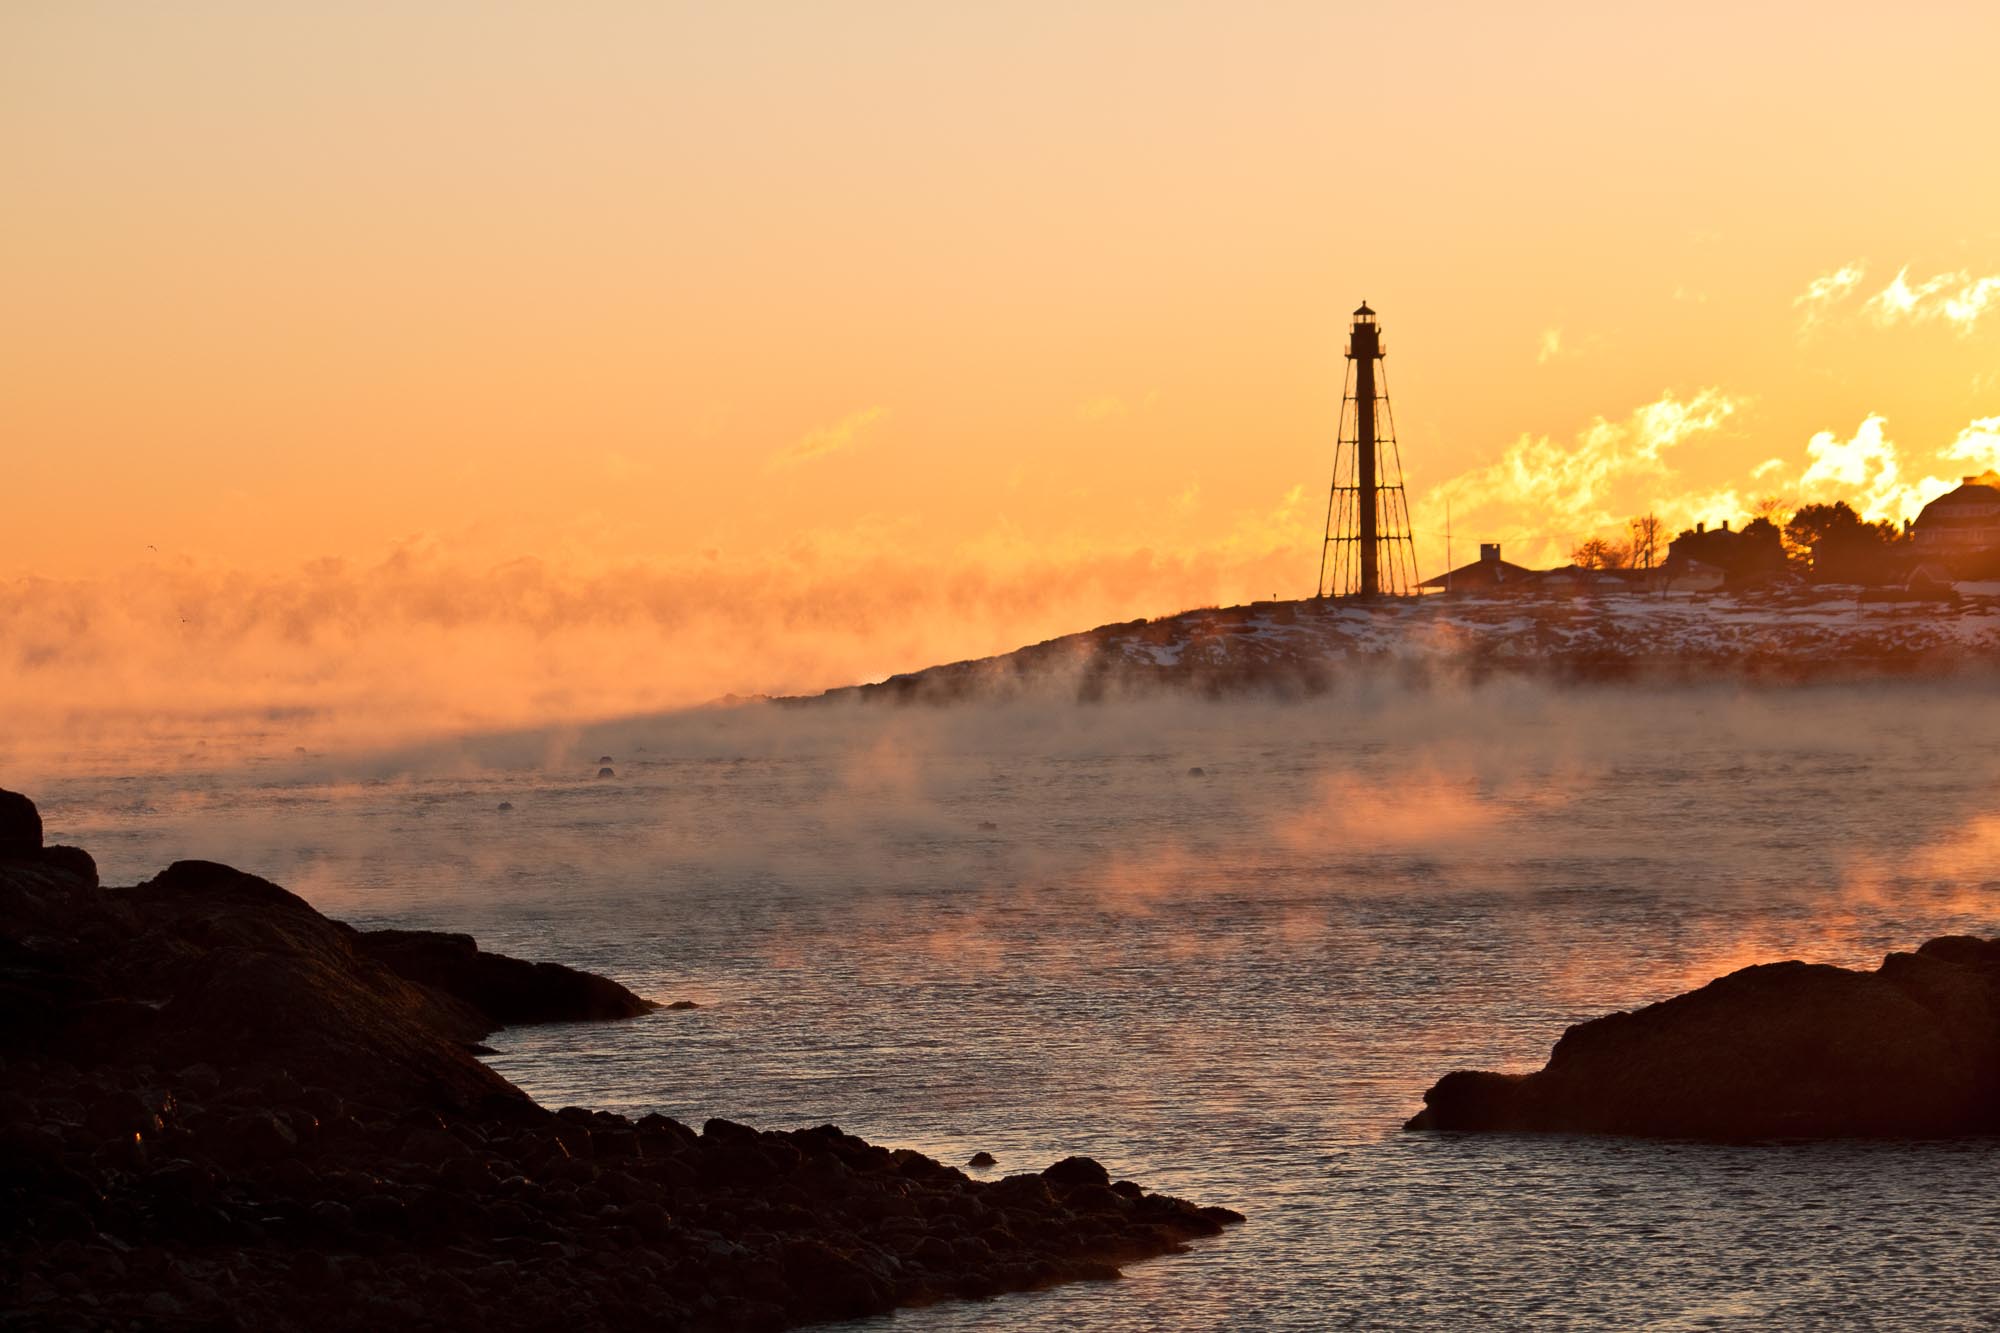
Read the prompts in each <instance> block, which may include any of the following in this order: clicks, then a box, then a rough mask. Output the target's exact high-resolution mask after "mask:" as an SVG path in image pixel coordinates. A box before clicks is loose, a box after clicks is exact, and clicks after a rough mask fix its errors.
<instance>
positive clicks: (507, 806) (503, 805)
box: [493, 801, 514, 815]
mask: <svg viewBox="0 0 2000 1333" xmlns="http://www.w3.org/2000/svg"><path fill="white" fill-rule="evenodd" d="M493 808H494V809H495V810H498V811H499V812H500V813H501V814H503V815H504V814H506V813H507V812H508V811H509V810H512V809H513V808H514V803H513V802H512V801H502V802H500V804H498V805H496V806H494V807H493Z"/></svg>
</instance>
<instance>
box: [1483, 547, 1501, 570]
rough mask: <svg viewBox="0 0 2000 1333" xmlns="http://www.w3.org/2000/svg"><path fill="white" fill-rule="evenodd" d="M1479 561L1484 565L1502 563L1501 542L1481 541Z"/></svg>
mask: <svg viewBox="0 0 2000 1333" xmlns="http://www.w3.org/2000/svg"><path fill="white" fill-rule="evenodd" d="M1479 563H1480V564H1482V565H1497V564H1499V563H1500V543H1499V542H1481V543H1479Z"/></svg>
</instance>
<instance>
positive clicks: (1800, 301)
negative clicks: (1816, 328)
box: [1792, 260, 1866, 327]
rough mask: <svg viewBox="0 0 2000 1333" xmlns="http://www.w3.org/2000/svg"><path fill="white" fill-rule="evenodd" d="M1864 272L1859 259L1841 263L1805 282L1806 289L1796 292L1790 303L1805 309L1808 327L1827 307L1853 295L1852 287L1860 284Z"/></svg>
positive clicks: (1818, 319)
mask: <svg viewBox="0 0 2000 1333" xmlns="http://www.w3.org/2000/svg"><path fill="white" fill-rule="evenodd" d="M1865 273H1866V270H1865V269H1864V268H1863V266H1862V264H1861V262H1860V261H1859V260H1857V261H1855V262H1854V263H1852V264H1843V265H1841V266H1840V267H1839V268H1837V269H1835V270H1834V271H1833V272H1831V273H1823V274H1821V275H1820V276H1819V277H1817V278H1814V279H1813V280H1812V281H1811V282H1809V283H1807V284H1806V289H1805V290H1804V291H1803V292H1800V293H1799V294H1798V296H1797V297H1796V298H1795V299H1794V300H1793V301H1792V304H1793V305H1794V306H1801V307H1803V308H1804V309H1805V312H1806V314H1805V321H1806V325H1807V326H1808V327H1810V326H1812V325H1814V324H1817V323H1818V322H1819V321H1820V319H1821V318H1822V316H1824V315H1825V313H1826V311H1827V309H1828V308H1829V307H1831V306H1834V305H1837V304H1839V303H1840V302H1841V301H1844V300H1846V299H1847V298H1848V297H1849V296H1851V295H1853V294H1854V289H1855V288H1856V287H1859V286H1860V285H1861V279H1862V277H1863V276H1864V275H1865Z"/></svg>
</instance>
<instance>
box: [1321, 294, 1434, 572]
mask: <svg viewBox="0 0 2000 1333" xmlns="http://www.w3.org/2000/svg"><path fill="white" fill-rule="evenodd" d="M1383 355H1384V354H1383V351H1382V330H1381V327H1380V326H1379V325H1377V324H1376V323H1375V312H1374V311H1373V310H1370V309H1369V308H1368V303H1367V302H1366V301H1363V302H1362V303H1361V308H1360V309H1359V310H1357V311H1355V312H1354V326H1353V327H1352V328H1351V329H1350V330H1349V331H1348V340H1347V388H1346V392H1345V393H1343V394H1342V396H1341V403H1340V433H1339V436H1338V438H1337V439H1336V441H1335V443H1334V449H1333V486H1332V489H1331V490H1330V491H1329V492H1328V494H1327V497H1326V540H1325V542H1324V543H1322V544H1321V546H1320V551H1319V587H1318V590H1317V592H1316V594H1315V595H1316V596H1320V597H1381V596H1384V595H1387V596H1390V597H1413V596H1415V595H1416V593H1417V546H1416V542H1415V540H1414V539H1413V538H1412V536H1411V534H1410V503H1409V501H1408V500H1407V499H1406V498H1405V497H1404V495H1403V456H1402V453H1401V451H1400V450H1398V449H1397V447H1396V422H1395V417H1394V416H1393V415H1392V414H1391V413H1390V411H1389V380H1388V376H1387V375H1386V373H1385V372H1384V370H1383V368H1382V364H1381V362H1382V357H1383Z"/></svg>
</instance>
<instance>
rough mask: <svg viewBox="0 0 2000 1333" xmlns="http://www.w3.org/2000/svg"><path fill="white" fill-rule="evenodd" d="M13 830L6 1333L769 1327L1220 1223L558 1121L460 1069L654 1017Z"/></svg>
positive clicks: (1146, 1197) (587, 991)
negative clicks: (480, 1053) (578, 1030)
mask: <svg viewBox="0 0 2000 1333" xmlns="http://www.w3.org/2000/svg"><path fill="white" fill-rule="evenodd" d="M0 795H11V794H0ZM32 813H33V807H32V804H27V805H26V807H25V810H24V809H23V807H22V805H21V804H19V803H17V802H14V801H9V800H5V799H0V1326H4V1327H10V1328H12V1327H21V1328H107V1329H109V1328H117V1329H130V1328H149V1329H150V1328H222V1329H230V1328H240V1329H257V1330H264V1329H279V1330H282V1329H322V1328H328V1329H330V1328H341V1329H347V1328H412V1329H458V1328H480V1329H496V1330H498V1329H554V1328H561V1329H563V1330H565V1331H566V1333H570V1331H577V1333H581V1331H585V1330H596V1329H625V1328H648V1329H654V1328H660V1329H676V1328H693V1329H777V1328H783V1327H787V1326H790V1325H795V1324H799V1323H802V1322H808V1321H813V1320H820V1319H833V1318H843V1317H848V1316H855V1315H863V1314H870V1313H879V1312H884V1311H887V1310H890V1309H893V1308H895V1307H897V1306H899V1305H909V1304H915V1303H922V1302H926V1301H934V1300H940V1299H946V1298H952V1297H979V1296H987V1295H992V1294H996V1293H999V1292H1002V1291H1008V1290H1019V1289H1024V1288H1031V1287H1037V1286H1042V1285H1047V1284H1051V1283H1056V1282H1064V1281H1073V1280H1077V1279H1092V1278H1110V1277H1115V1276H1116V1275H1117V1266H1118V1265H1119V1264H1121V1263H1125V1262H1128V1261H1132V1260H1136V1259H1141V1258H1146V1257H1150V1256H1153V1255H1159V1254H1164V1253H1171V1252H1174V1251H1177V1250H1179V1249H1182V1248H1184V1245H1185V1242H1186V1241H1187V1240H1189V1239H1191V1238H1193V1237H1197V1236H1205V1235H1210V1234H1213V1233H1214V1232H1216V1231H1218V1230H1220V1229H1221V1227H1222V1226H1223V1225H1224V1224H1226V1223H1229V1222H1234V1221H1239V1220H1241V1219H1240V1218H1239V1217H1238V1215H1237V1214H1235V1213H1232V1212H1229V1211H1228V1210H1226V1209H1218V1208H1197V1207H1195V1206H1194V1205H1192V1204H1189V1203H1186V1202H1183V1201H1181V1200H1178V1199H1172V1198H1167V1197H1165V1196H1162V1195H1158V1194H1147V1193H1146V1192H1145V1191H1143V1190H1142V1189H1140V1188H1139V1187H1138V1186H1137V1185H1134V1184H1131V1183H1130V1182H1128V1181H1122V1180H1121V1181H1115V1182H1114V1181H1113V1180H1112V1179H1111V1177H1110V1175H1109V1173H1107V1172H1106V1171H1105V1170H1104V1169H1103V1167H1101V1166H1099V1165H1098V1164H1097V1163H1095V1162H1093V1161H1090V1160H1089V1159H1087V1158H1068V1159H1065V1160H1064V1161H1063V1162H1061V1163H1058V1164H1057V1165H1056V1166H1055V1167H1053V1168H1051V1170H1050V1171H1049V1172H1047V1173H1034V1174H1025V1175H1015V1176H1009V1177H1007V1178H1006V1179H1003V1180H998V1181H992V1182H988V1183H982V1182H978V1181H974V1180H971V1179H969V1178H968V1177H967V1176H966V1175H964V1174H963V1173H962V1172H960V1171H958V1170H956V1169H954V1168H951V1167H947V1166H943V1165H941V1164H939V1163H938V1162H935V1161H933V1160H931V1159H930V1158H928V1157H925V1156H923V1155H921V1154H919V1153H914V1152H909V1151H890V1150H889V1149H886V1148H880V1147H875V1146H872V1145H870V1144H868V1143H865V1142H863V1141H862V1140H860V1139H858V1138H855V1137H853V1136H852V1135H849V1134H844V1133H842V1132H841V1131H840V1130H839V1129H837V1128H835V1127H833V1126H831V1125H823V1126H820V1127H819V1128H816V1129H805V1130H797V1131H793V1132H789V1133H768V1132H760V1131H757V1130H754V1129H751V1128H749V1127H747V1126H743V1125H737V1124H732V1123H730V1122H728V1121H723V1120H711V1121H709V1122H708V1123H707V1124H706V1125H705V1126H703V1127H702V1129H701V1131H700V1132H696V1131H695V1130H694V1129H692V1128H690V1127H689V1126H686V1125H683V1124H681V1123H679V1122H677V1121H674V1120H670V1119H667V1118H664V1117H661V1116H646V1117H643V1118H641V1119H639V1120H636V1121H632V1120H627V1119H625V1118H623V1117H620V1116H614V1115H608V1114H605V1113H602V1112H592V1111H587V1110H582V1109H577V1108H570V1109H566V1110H563V1111H560V1112H555V1113H551V1112H549V1111H547V1110H545V1109H543V1108H542V1107H539V1106H537V1105H536V1104H535V1103H534V1102H532V1101H531V1100H529V1098H528V1097H527V1096H526V1095H525V1094H523V1093H522V1092H521V1091H520V1090H519V1089H518V1088H515V1087H514V1086H513V1085H512V1084H510V1083H508V1082H507V1081H506V1080H505V1079H503V1078H501V1077H500V1076H499V1075H498V1074H496V1073H494V1072H493V1071H492V1070H490V1069H488V1068H487V1067H486V1066H484V1065H482V1064H481V1063H480V1062H479V1061H478V1060H477V1059H475V1058H474V1057H473V1055H472V1054H471V1051H472V1050H473V1049H475V1048H474V1045H473V1044H474V1043H475V1042H476V1041H477V1040H478V1039H479V1038H480V1037H481V1036H483V1035H485V1034H487V1033H488V1032H490V1031H491V1030H492V1029H493V1028H494V1027H496V1026H498V1025H500V1024H502V1023H519V1022H530V1021H545V1020H551V1019H576V1018H617V1017H626V1016H633V1015H638V1014H641V1013H644V1012H646V1011H647V1010H649V1009H651V1008H652V1007H653V1006H652V1005H651V1003H650V1002H648V1001H645V1000H642V999H640V998H639V997H637V996H635V995H632V994H631V992H629V991H627V990H625V989H624V988H623V987H620V986H617V985H616V984H615V983H612V982H609V981H606V980H604V979H603V978H599V977H592V976H589V975H588V974H586V973H578V972H574V971H572V970H570V969H566V968H561V969H553V970H550V969H548V968H546V966H545V965H536V964H529V963H523V962H520V961H518V960H514V959H507V958H503V957H500V956H498V955H490V954H485V953H483V952H481V951H479V950H478V949H477V948H476V946H474V945H473V943H472V941H471V940H469V939H467V938H466V937H464V936H453V935H429V934H424V933H418V932H358V931H355V930H353V929H351V928H349V927H347V926H345V925H342V924H340V923H338V922H334V921H329V920H328V919H327V918H325V917H323V916H321V915H320V914H319V913H317V912H315V911H314V910H313V909H312V908H311V907H310V906H309V905H307V904H306V903H305V902H304V901H303V900H302V899H300V898H298V897H296V896H295V895H293V894H291V893H288V892H286V891H285V890H284V889H282V888H279V887H278V886H277V885H274V884H270V883H268V882H266V881H264V880H260V879H257V878H255V877H254V876H250V875H244V874H242V873H240V872H237V871H234V870H231V869H229V868H228V867H226V866H219V865H213V864H209V863H205V862H179V863H176V864H175V865H174V866H172V867H170V868H169V869H168V870H167V871H165V872H164V873H162V874H161V875H159V876H156V877H155V878H154V879H152V880H149V881H147V882H146V883H144V884H140V885H138V886H135V887H132V888H126V889H100V888H98V887H97V876H96V871H95V867H94V866H91V865H89V864H88V858H87V857H84V858H83V859H82V861H81V862H79V861H78V859H77V856H79V855H81V854H80V853H79V854H77V855H70V854H68V853H67V852H63V851H60V850H59V849H45V848H43V847H41V845H40V840H41V830H40V820H39V817H36V818H35V819H34V820H33V828H32V830H30V829H29V820H28V816H29V815H31V814H32ZM70 850H71V851H73V849H70ZM51 853H54V854H53V855H52V854H51Z"/></svg>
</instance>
